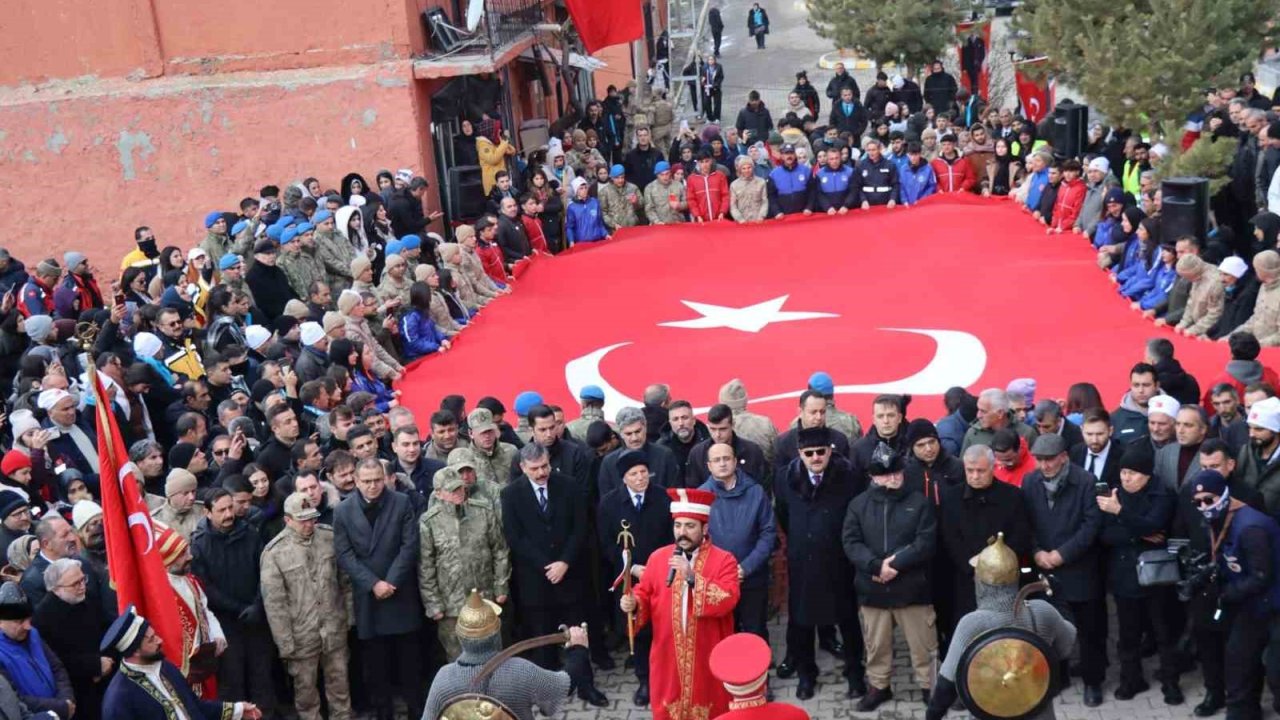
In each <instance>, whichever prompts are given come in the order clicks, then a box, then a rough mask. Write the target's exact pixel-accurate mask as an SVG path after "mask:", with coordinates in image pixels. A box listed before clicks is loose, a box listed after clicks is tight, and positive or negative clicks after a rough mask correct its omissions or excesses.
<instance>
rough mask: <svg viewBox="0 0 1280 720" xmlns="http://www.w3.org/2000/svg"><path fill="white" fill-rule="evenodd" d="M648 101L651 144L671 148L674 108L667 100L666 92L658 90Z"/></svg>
mask: <svg viewBox="0 0 1280 720" xmlns="http://www.w3.org/2000/svg"><path fill="white" fill-rule="evenodd" d="M650 97H651V98H652V99H651V100H650V101H649V108H650V117H651V118H652V125H651V128H650V130H649V132H650V133H652V135H653V144H654V146H655V147H658V148H669V147H671V137H672V135H671V131H672V127H673V126H674V125H675V121H676V110H675V106H673V105H672V104H671V101H670V100H668V99H667V91H666V90H658V91H656V92H654V93H653V94H652V95H651V96H650Z"/></svg>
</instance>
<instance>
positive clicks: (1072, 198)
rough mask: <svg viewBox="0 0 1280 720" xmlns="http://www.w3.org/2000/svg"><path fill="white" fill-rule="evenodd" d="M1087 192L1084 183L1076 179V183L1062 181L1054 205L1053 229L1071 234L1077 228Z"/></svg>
mask: <svg viewBox="0 0 1280 720" xmlns="http://www.w3.org/2000/svg"><path fill="white" fill-rule="evenodd" d="M1086 192H1087V190H1086V189H1085V186H1084V181H1083V180H1081V179H1080V178H1076V180H1075V182H1067V181H1066V180H1063V181H1062V184H1061V185H1059V186H1058V199H1057V200H1055V201H1054V203H1053V229H1055V230H1062V231H1063V232H1071V229H1072V228H1074V227H1075V226H1076V218H1078V217H1080V207H1081V206H1082V205H1084V196H1085V193H1086Z"/></svg>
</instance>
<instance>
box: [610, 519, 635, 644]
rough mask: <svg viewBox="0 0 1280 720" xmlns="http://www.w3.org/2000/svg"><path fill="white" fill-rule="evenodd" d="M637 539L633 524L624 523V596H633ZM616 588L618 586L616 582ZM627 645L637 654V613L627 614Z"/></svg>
mask: <svg viewBox="0 0 1280 720" xmlns="http://www.w3.org/2000/svg"><path fill="white" fill-rule="evenodd" d="M635 544H636V538H635V536H634V535H632V534H631V523H629V522H627V521H626V520H623V521H622V532H620V533H618V545H621V546H622V577H621V578H620V579H621V580H622V594H623V595H630V594H631V550H632V548H634V547H635ZM614 586H615V587H616V586H617V583H616V582H615V584H614ZM627 645H628V646H629V647H630V649H631V654H632V655H635V654H636V613H635V611H634V610H629V611H628V612H627Z"/></svg>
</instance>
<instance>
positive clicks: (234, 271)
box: [219, 253, 258, 305]
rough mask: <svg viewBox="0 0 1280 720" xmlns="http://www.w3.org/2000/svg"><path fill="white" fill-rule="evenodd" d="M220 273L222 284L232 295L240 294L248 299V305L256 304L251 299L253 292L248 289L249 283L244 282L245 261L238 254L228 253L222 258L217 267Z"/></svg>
mask: <svg viewBox="0 0 1280 720" xmlns="http://www.w3.org/2000/svg"><path fill="white" fill-rule="evenodd" d="M219 269H220V270H221V272H222V284H223V285H226V286H227V289H228V290H230V291H231V292H233V293H240V294H242V295H244V296H245V297H247V298H249V304H250V305H257V304H258V303H257V302H256V301H255V300H254V299H253V291H251V290H250V289H249V283H247V282H245V279H244V272H245V260H244V257H243V256H241V255H240V254H239V253H228V254H226V255H224V256H223V257H222V261H221V263H220V265H219Z"/></svg>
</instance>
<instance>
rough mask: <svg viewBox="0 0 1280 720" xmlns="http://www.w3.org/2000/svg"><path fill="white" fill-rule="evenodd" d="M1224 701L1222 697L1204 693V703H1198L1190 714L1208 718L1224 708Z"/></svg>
mask: <svg viewBox="0 0 1280 720" xmlns="http://www.w3.org/2000/svg"><path fill="white" fill-rule="evenodd" d="M1226 704H1227V703H1226V701H1225V700H1223V698H1222V695H1221V694H1219V693H1216V692H1208V693H1205V696H1204V702H1202V703H1200V704H1199V705H1197V706H1196V707H1195V709H1194V710H1192V711H1191V712H1192V713H1194V714H1195V716H1196V717H1209V716H1210V715H1213V714H1214V713H1216V712H1218V711H1219V710H1221V709H1222V708H1223V707H1225V706H1226Z"/></svg>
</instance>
